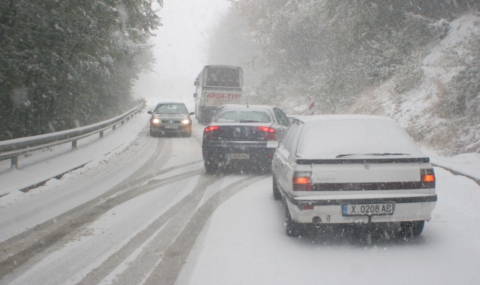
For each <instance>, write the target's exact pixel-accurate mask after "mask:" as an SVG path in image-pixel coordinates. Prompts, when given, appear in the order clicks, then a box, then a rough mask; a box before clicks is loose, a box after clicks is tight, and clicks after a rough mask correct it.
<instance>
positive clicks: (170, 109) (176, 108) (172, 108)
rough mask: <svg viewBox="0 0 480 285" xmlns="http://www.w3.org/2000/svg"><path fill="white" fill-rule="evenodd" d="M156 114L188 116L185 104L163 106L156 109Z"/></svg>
mask: <svg viewBox="0 0 480 285" xmlns="http://www.w3.org/2000/svg"><path fill="white" fill-rule="evenodd" d="M154 112H155V114H188V111H187V108H185V105H183V104H161V105H157V107H156V108H155V111H154Z"/></svg>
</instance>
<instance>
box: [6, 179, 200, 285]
mask: <svg viewBox="0 0 480 285" xmlns="http://www.w3.org/2000/svg"><path fill="white" fill-rule="evenodd" d="M198 177H199V176H196V178H195V177H194V178H191V179H188V180H182V181H180V182H177V183H175V184H172V185H169V186H168V187H163V188H161V189H160V188H159V189H158V190H153V191H150V192H148V193H146V194H144V195H141V196H139V197H136V198H135V199H132V200H129V201H128V202H126V203H123V204H121V205H119V206H117V207H115V208H113V209H111V210H110V211H108V212H107V213H105V214H104V215H102V216H101V217H100V218H99V219H98V220H96V221H95V222H94V223H92V224H91V225H89V226H88V228H87V229H86V230H85V231H84V234H83V237H82V238H81V239H79V240H76V241H72V242H70V243H69V244H67V245H66V246H65V247H64V248H62V249H60V250H58V251H56V252H54V253H53V254H51V255H49V256H48V257H46V258H45V259H43V260H42V262H40V263H38V264H36V265H35V266H34V267H33V268H31V269H30V270H28V271H27V272H26V273H25V274H23V275H22V276H21V277H20V278H18V279H16V280H15V281H13V282H11V284H12V285H13V284H52V283H54V284H76V283H78V282H79V281H80V280H81V279H82V278H83V277H84V276H85V275H86V274H88V273H89V272H90V271H92V270H93V269H94V268H96V267H98V266H99V265H101V264H102V263H103V262H104V261H105V260H106V259H107V258H108V257H109V256H111V255H112V254H114V253H115V252H117V251H118V250H120V249H121V248H122V247H123V246H124V245H125V244H126V243H127V242H128V241H129V240H130V239H131V238H132V237H134V236H135V235H136V234H137V233H139V232H140V231H142V230H144V229H145V228H147V227H148V226H149V225H150V224H151V223H152V222H153V221H154V220H156V219H157V218H158V217H159V216H161V215H162V214H163V213H165V212H166V211H167V210H168V209H170V208H171V207H172V206H174V205H175V204H176V203H178V202H179V201H180V200H181V199H182V198H184V197H185V196H186V195H188V194H189V193H190V192H191V190H192V189H193V186H194V185H195V183H196V182H197V180H198ZM157 233H158V232H157ZM146 243H148V240H147V241H146ZM159 258H160V257H159ZM123 266H125V264H123ZM46 268H47V269H48V270H46ZM52 268H57V269H58V270H53V271H56V272H58V273H57V274H56V275H55V277H52V276H51V272H52ZM62 268H63V269H62ZM120 270H121V268H119V269H118V271H115V272H117V273H120ZM72 271H73V272H75V274H72V275H65V272H72Z"/></svg>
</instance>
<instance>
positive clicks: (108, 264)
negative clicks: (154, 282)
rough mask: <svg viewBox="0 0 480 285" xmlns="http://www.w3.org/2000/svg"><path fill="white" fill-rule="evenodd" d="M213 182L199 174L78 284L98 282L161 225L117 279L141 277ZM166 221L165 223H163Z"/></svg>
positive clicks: (208, 176)
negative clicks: (177, 198)
mask: <svg viewBox="0 0 480 285" xmlns="http://www.w3.org/2000/svg"><path fill="white" fill-rule="evenodd" d="M216 181H217V179H216V178H215V177H214V176H210V175H205V174H204V175H201V176H200V179H199V180H198V182H197V184H196V185H195V187H194V189H193V191H192V192H191V193H190V194H188V195H187V196H186V197H185V198H183V199H182V200H181V201H180V202H179V203H177V204H176V205H174V206H173V207H171V208H170V209H168V210H167V211H166V212H165V213H164V214H162V215H161V216H160V217H159V218H157V219H156V220H155V221H154V222H153V223H151V225H149V226H148V228H146V229H145V230H143V231H142V232H140V233H138V234H137V235H136V236H135V237H133V238H132V239H131V240H130V241H129V242H128V243H127V244H126V245H125V246H124V247H123V248H122V249H121V250H119V251H117V252H116V253H115V254H113V255H112V256H110V257H109V258H108V259H107V260H106V261H105V262H103V264H102V265H101V266H100V267H98V268H96V269H94V270H92V271H91V272H90V273H89V274H88V275H86V276H85V278H83V280H82V281H80V282H79V283H78V284H98V283H99V282H101V281H102V280H103V279H104V278H106V277H107V276H108V275H109V274H110V273H111V272H112V271H114V270H115V269H116V268H117V267H118V266H120V265H121V263H122V262H123V261H124V260H126V259H127V258H128V257H129V256H130V255H131V254H132V253H133V252H134V251H135V250H136V249H137V248H138V247H140V246H141V245H142V244H143V243H144V242H146V241H147V240H148V239H149V238H150V237H151V236H152V235H153V234H155V232H157V231H158V229H159V228H162V227H163V226H165V229H164V230H162V232H160V234H159V235H158V236H157V237H155V238H154V240H153V241H152V242H151V243H150V244H151V245H152V246H150V245H149V246H147V247H146V249H147V250H144V251H142V253H141V254H140V256H139V257H137V259H136V260H135V263H134V264H133V265H131V266H129V267H128V268H127V269H126V270H124V272H123V273H122V274H121V276H122V277H121V278H120V279H121V280H128V283H129V284H138V282H139V281H140V280H142V279H143V278H144V277H145V276H144V274H146V273H147V272H149V271H151V269H153V266H154V264H155V262H156V261H157V260H158V259H159V258H160V257H159V253H161V252H162V251H163V248H165V247H167V246H168V245H169V244H170V243H171V242H172V240H173V239H175V236H176V235H177V234H178V233H179V232H180V231H181V229H182V228H183V226H184V224H185V223H186V220H188V219H189V218H190V217H191V215H192V212H193V211H194V210H195V207H196V205H197V204H198V202H199V201H200V199H201V198H202V196H203V195H204V193H205V191H206V190H207V188H208V187H209V186H210V185H212V184H213V183H215V182H216ZM167 222H168V224H167V225H165V224H166V223H167ZM139 260H141V261H139ZM152 260H153V261H152ZM124 275H128V279H125V278H127V277H123V276H124ZM122 283H124V282H122Z"/></svg>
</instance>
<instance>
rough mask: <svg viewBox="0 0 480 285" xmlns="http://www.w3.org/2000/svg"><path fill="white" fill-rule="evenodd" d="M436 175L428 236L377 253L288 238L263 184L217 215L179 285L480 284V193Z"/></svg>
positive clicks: (374, 248) (342, 243)
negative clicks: (435, 202)
mask: <svg viewBox="0 0 480 285" xmlns="http://www.w3.org/2000/svg"><path fill="white" fill-rule="evenodd" d="M435 170H436V173H437V179H438V180H437V181H438V186H437V191H438V195H439V201H438V203H437V207H436V209H435V210H434V212H433V215H434V216H433V220H432V221H431V222H429V223H427V224H426V227H425V230H424V233H423V234H422V235H421V236H420V237H419V238H416V239H413V240H411V241H408V242H407V241H398V240H397V241H389V242H387V241H378V242H373V243H372V244H371V245H368V244H363V243H356V242H352V241H351V240H350V241H348V240H347V239H343V240H335V239H333V238H332V237H326V238H325V237H324V238H322V237H308V236H307V237H304V238H291V237H288V236H287V235H286V234H285V227H284V210H283V207H282V206H281V205H280V204H279V203H278V202H276V201H275V200H273V198H272V194H271V179H265V180H262V181H261V182H258V183H256V184H255V185H252V186H250V187H248V188H246V189H244V190H243V191H242V192H240V193H238V194H237V195H235V196H234V197H232V198H230V199H229V200H228V201H227V202H226V203H224V204H223V205H222V206H221V207H220V208H219V209H217V211H215V213H214V214H213V215H212V217H211V218H210V221H209V223H208V225H207V226H206V227H205V228H204V230H203V232H202V233H201V235H200V237H199V238H198V239H197V243H196V245H195V246H194V249H193V251H192V253H191V255H190V256H189V258H188V260H187V261H186V265H185V267H184V269H183V271H182V272H181V275H180V277H179V278H178V279H177V282H176V284H177V285H182V284H190V285H195V284H209V285H213V284H478V280H480V259H479V258H478V256H480V239H479V238H478V237H479V236H480V223H479V218H478V217H479V216H480V208H478V207H477V203H478V201H480V187H479V186H478V185H477V184H476V183H475V182H473V181H472V180H469V179H467V178H463V177H458V176H454V175H452V174H450V173H449V172H447V171H445V170H443V169H441V168H437V169H435Z"/></svg>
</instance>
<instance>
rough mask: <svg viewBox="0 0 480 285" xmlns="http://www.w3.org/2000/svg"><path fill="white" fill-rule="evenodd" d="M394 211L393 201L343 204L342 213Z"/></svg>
mask: <svg viewBox="0 0 480 285" xmlns="http://www.w3.org/2000/svg"><path fill="white" fill-rule="evenodd" d="M393 211H394V205H393V203H379V204H343V205H342V214H343V215H344V216H375V215H393Z"/></svg>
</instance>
